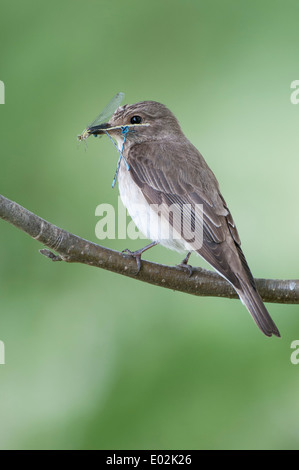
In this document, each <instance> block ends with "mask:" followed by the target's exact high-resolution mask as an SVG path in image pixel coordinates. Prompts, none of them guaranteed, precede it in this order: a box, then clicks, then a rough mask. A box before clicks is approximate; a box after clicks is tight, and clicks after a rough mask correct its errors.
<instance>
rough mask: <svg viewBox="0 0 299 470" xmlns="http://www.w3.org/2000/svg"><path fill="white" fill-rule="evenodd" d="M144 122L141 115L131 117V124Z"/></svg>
mask: <svg viewBox="0 0 299 470" xmlns="http://www.w3.org/2000/svg"><path fill="white" fill-rule="evenodd" d="M141 122H142V118H141V117H140V116H133V117H132V118H131V124H140V123H141Z"/></svg>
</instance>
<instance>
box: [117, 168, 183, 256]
mask: <svg viewBox="0 0 299 470" xmlns="http://www.w3.org/2000/svg"><path fill="white" fill-rule="evenodd" d="M118 187H119V194H120V197H121V200H122V202H123V204H124V206H125V207H126V208H127V210H128V212H129V214H130V216H131V217H132V219H133V221H134V223H135V224H136V226H137V227H138V229H139V230H140V232H142V233H143V235H145V236H146V238H148V239H150V240H153V241H157V242H159V243H161V245H163V246H165V247H167V248H170V249H171V250H176V251H179V252H183V251H192V247H191V246H190V245H189V244H188V243H187V242H186V241H185V240H183V239H182V238H181V237H179V236H178V234H177V233H175V232H174V231H173V229H172V227H171V226H170V224H169V223H168V220H166V219H165V218H164V217H161V216H160V215H159V214H158V213H157V212H156V211H155V210H153V209H152V208H151V206H150V205H149V204H148V202H147V200H146V199H145V197H144V196H143V194H142V191H141V189H140V188H139V187H138V186H137V184H136V183H135V182H134V181H133V179H132V177H131V174H130V171H129V170H127V168H126V166H125V163H124V162H123V160H122V161H121V164H120V168H119V173H118Z"/></svg>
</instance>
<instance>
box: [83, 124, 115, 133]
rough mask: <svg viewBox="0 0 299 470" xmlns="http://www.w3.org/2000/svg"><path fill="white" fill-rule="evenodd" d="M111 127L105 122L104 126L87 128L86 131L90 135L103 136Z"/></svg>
mask: <svg viewBox="0 0 299 470" xmlns="http://www.w3.org/2000/svg"><path fill="white" fill-rule="evenodd" d="M111 127H112V126H111V125H110V124H109V123H108V122H105V123H104V124H100V125H99V126H93V127H89V128H88V129H87V132H88V134H90V135H103V134H105V131H107V130H109V129H110V128H111Z"/></svg>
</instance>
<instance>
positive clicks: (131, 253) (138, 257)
mask: <svg viewBox="0 0 299 470" xmlns="http://www.w3.org/2000/svg"><path fill="white" fill-rule="evenodd" d="M122 254H123V255H124V256H126V255H127V256H132V257H133V258H135V259H136V263H137V271H136V275H137V274H139V272H140V269H141V255H142V253H140V252H139V251H138V250H137V251H131V250H129V249H128V248H125V249H124V250H122Z"/></svg>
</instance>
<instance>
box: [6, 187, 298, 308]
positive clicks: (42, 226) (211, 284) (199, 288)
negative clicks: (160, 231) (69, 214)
mask: <svg viewBox="0 0 299 470" xmlns="http://www.w3.org/2000/svg"><path fill="white" fill-rule="evenodd" d="M0 218H2V219H3V220H6V221H7V222H9V223H10V224H13V225H15V226H16V227H17V228H19V229H20V230H23V231H24V232H26V233H27V234H28V235H30V236H31V237H32V238H34V239H35V240H37V241H39V242H40V243H42V244H43V245H45V246H47V247H48V248H50V250H54V251H55V252H56V253H58V255H56V254H54V253H52V252H51V251H49V250H47V249H43V250H41V253H42V254H43V255H45V256H46V257H48V258H50V259H52V260H53V261H65V262H67V263H83V264H88V265H89V266H96V267H98V268H102V269H107V270H109V271H113V272H115V273H118V274H122V275H124V276H128V277H132V278H135V279H138V280H140V281H143V282H147V283H149V284H154V285H156V286H160V287H166V288H167V289H173V290H177V291H181V292H185V293H187V294H193V295H198V296H213V297H228V298H237V294H236V292H235V291H234V289H233V288H232V287H231V285H230V284H229V283H228V282H227V281H226V280H225V279H223V278H222V277H221V276H219V275H218V274H217V273H215V272H211V271H207V270H205V269H201V268H193V274H192V276H191V277H189V274H188V272H187V271H185V270H181V269H177V268H176V267H171V266H164V265H162V264H156V263H150V262H149V261H142V265H141V269H140V271H139V273H138V274H137V275H136V260H135V259H134V258H132V257H128V256H123V254H122V253H119V252H118V251H114V250H110V249H108V248H104V247H102V246H100V245H97V244H95V243H92V242H90V241H87V240H84V239H83V238H80V237H77V236H76V235H73V234H71V233H69V232H67V231H65V230H63V229H61V228H59V227H56V226H55V225H53V224H50V223H49V222H47V221H46V220H43V219H41V218H40V217H38V216H37V215H35V214H33V213H32V212H30V211H28V210H27V209H25V208H24V207H22V206H20V205H19V204H17V203H16V202H13V201H10V200H9V199H6V198H5V197H4V196H1V195H0ZM256 284H257V288H258V290H259V292H260V294H261V296H262V299H263V300H264V301H265V302H276V303H284V304H298V303H299V280H277V279H276V280H274V279H256Z"/></svg>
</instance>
